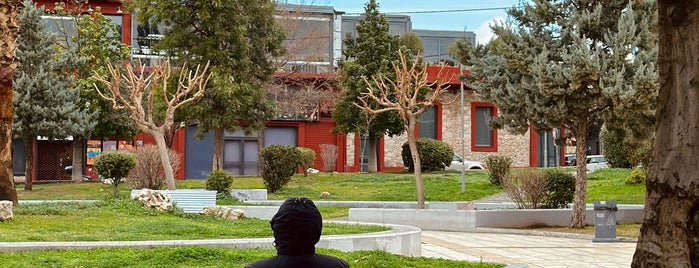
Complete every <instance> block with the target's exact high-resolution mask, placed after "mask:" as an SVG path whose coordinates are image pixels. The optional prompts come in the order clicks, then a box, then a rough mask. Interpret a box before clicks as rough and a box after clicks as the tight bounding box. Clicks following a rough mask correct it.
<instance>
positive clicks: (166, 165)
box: [148, 131, 177, 190]
mask: <svg viewBox="0 0 699 268" xmlns="http://www.w3.org/2000/svg"><path fill="white" fill-rule="evenodd" d="M148 134H150V135H152V136H153V139H155V145H156V146H157V147H158V154H159V155H160V163H161V164H162V165H163V172H164V173H165V183H166V184H167V189H168V190H175V189H177V186H175V172H174V171H173V170H172V165H171V164H170V157H169V156H168V154H167V149H168V148H167V144H166V143H165V136H164V135H163V133H158V132H157V131H152V132H150V133H148Z"/></svg>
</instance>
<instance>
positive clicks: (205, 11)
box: [131, 0, 285, 169]
mask: <svg viewBox="0 0 699 268" xmlns="http://www.w3.org/2000/svg"><path fill="white" fill-rule="evenodd" d="M275 6H276V5H275V1H271V0H262V1H261V0H242V1H236V0H224V1H213V2H212V1H204V0H194V1H169V0H155V1H150V0H135V1H133V2H132V3H131V7H132V8H135V9H137V10H138V13H137V16H138V19H139V20H140V21H146V20H149V21H150V23H152V24H162V25H164V26H165V31H164V37H163V39H162V40H160V41H159V42H158V44H157V45H155V47H154V49H157V50H164V51H167V53H168V54H169V55H171V56H174V58H175V59H177V60H178V61H180V63H178V65H181V62H186V63H189V64H190V66H194V65H202V66H203V65H205V64H207V62H208V63H209V64H210V66H211V72H212V78H211V82H210V83H209V88H208V89H207V90H206V93H205V95H204V97H203V98H201V99H199V100H198V101H197V102H196V103H194V104H193V105H188V106H186V107H182V108H183V110H182V111H179V113H180V114H181V115H182V114H184V118H185V119H188V120H190V121H195V122H198V123H199V125H198V126H199V131H200V134H203V133H206V132H208V131H212V130H213V132H214V163H213V169H222V168H223V135H224V130H225V131H229V132H234V131H237V130H243V131H244V132H245V133H246V134H249V133H251V132H253V131H256V130H260V129H262V128H263V127H264V124H265V123H266V122H267V121H268V120H269V119H270V118H271V117H272V116H273V115H274V106H273V105H272V103H271V102H270V101H269V100H267V99H266V96H265V91H264V89H263V88H262V87H263V85H264V84H265V82H266V81H269V80H270V79H271V75H272V74H273V73H274V71H275V70H276V69H275V68H274V65H273V63H272V60H271V59H272V58H273V57H276V56H278V55H280V54H281V53H282V52H283V49H282V47H281V42H282V40H284V37H285V34H284V31H283V30H282V28H281V27H280V26H279V25H277V24H276V22H275V21H274V12H275Z"/></svg>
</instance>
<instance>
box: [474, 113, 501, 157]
mask: <svg viewBox="0 0 699 268" xmlns="http://www.w3.org/2000/svg"><path fill="white" fill-rule="evenodd" d="M496 115H497V110H496V109H495V106H494V105H493V104H491V103H487V102H472V103H471V151H474V152H497V150H498V136H497V130H495V129H493V128H491V127H490V126H489V125H488V123H490V119H491V118H492V117H494V116H496Z"/></svg>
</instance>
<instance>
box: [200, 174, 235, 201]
mask: <svg viewBox="0 0 699 268" xmlns="http://www.w3.org/2000/svg"><path fill="white" fill-rule="evenodd" d="M232 184H233V176H231V175H230V174H229V173H228V171H225V170H222V169H217V170H214V171H212V172H211V173H209V176H208V177H206V189H207V190H212V191H213V190H215V191H216V197H217V199H222V198H226V197H230V196H231V185H232Z"/></svg>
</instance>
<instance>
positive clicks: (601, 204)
mask: <svg viewBox="0 0 699 268" xmlns="http://www.w3.org/2000/svg"><path fill="white" fill-rule="evenodd" d="M594 210H595V211H594V212H595V238H594V239H592V242H613V241H616V212H617V210H619V208H618V207H617V204H616V201H595V206H594Z"/></svg>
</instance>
